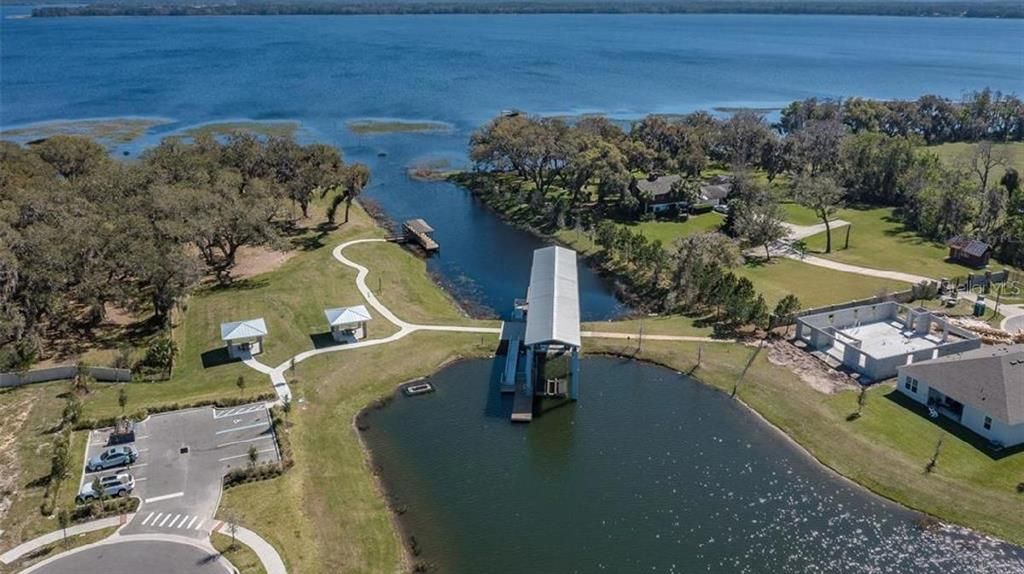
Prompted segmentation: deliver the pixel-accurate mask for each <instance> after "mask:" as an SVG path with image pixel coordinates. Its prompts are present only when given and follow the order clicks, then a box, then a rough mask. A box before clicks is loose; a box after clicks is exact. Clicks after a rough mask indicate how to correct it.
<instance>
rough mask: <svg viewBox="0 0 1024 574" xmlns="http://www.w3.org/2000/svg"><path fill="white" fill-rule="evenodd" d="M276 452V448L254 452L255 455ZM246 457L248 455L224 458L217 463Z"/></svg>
mask: <svg viewBox="0 0 1024 574" xmlns="http://www.w3.org/2000/svg"><path fill="white" fill-rule="evenodd" d="M276 451H277V449H276V448H265V449H263V450H258V451H256V453H257V454H263V453H267V452H276ZM247 456H249V453H245V454H236V455H235V456H225V457H224V458H219V459H217V462H225V461H228V460H234V459H236V458H245V457H247Z"/></svg>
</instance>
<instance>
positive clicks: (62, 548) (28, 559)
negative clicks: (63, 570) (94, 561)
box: [0, 526, 119, 574]
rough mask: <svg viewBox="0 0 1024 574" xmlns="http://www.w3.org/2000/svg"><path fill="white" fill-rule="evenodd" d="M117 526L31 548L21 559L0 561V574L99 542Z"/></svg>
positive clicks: (6, 573)
mask: <svg viewBox="0 0 1024 574" xmlns="http://www.w3.org/2000/svg"><path fill="white" fill-rule="evenodd" d="M55 528H56V527H55ZM118 528H119V527H118V526H110V527H108V528H101V529H100V530H93V531H92V532H84V533H82V534H79V535H77V536H68V538H67V540H66V541H65V540H59V541H57V542H53V543H51V544H47V545H46V546H43V547H42V548H38V549H36V550H33V551H32V552H31V553H29V554H28V555H26V556H24V557H22V559H21V560H18V561H16V562H14V563H12V564H8V565H4V564H2V563H0V574H8V573H14V572H21V571H22V570H24V569H26V568H28V567H29V566H32V565H33V564H36V563H38V562H41V561H43V560H45V559H47V558H50V557H53V556H56V555H57V554H60V553H61V552H66V551H68V550H71V549H74V548H78V547H80V546H85V545H86V544H92V543H94V542H99V541H100V540H103V539H104V538H106V537H108V536H110V535H111V534H113V533H114V532H115V531H117V529H118Z"/></svg>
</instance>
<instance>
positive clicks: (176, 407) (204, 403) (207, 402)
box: [75, 393, 277, 430]
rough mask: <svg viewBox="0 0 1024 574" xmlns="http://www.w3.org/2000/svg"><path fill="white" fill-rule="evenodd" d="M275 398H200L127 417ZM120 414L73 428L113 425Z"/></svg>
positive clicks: (93, 420) (85, 422) (79, 422)
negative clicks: (199, 399)
mask: <svg viewBox="0 0 1024 574" xmlns="http://www.w3.org/2000/svg"><path fill="white" fill-rule="evenodd" d="M276 398H277V395H275V394H274V393H263V394H260V395H257V396H255V397H245V398H242V397H229V398H221V399H216V400H209V399H207V400H201V401H193V402H191V403H170V404H165V405H155V406H152V407H147V408H144V409H139V410H138V411H135V412H134V413H133V414H131V415H129V416H128V418H130V419H132V420H136V421H141V420H142V419H144V418H146V417H147V416H149V415H154V414H157V413H165V412H168V411H178V410H183V409H193V408H197V407H217V408H219V409H222V408H227V407H237V406H239V405H245V404H249V403H258V402H265V401H272V400H274V399H276ZM120 418H121V417H120V416H116V417H104V418H99V419H80V420H79V421H78V422H77V423H75V430H92V429H98V428H106V427H111V426H114V424H116V423H117V421H118V419H120Z"/></svg>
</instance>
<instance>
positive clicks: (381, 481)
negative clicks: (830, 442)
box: [352, 343, 1024, 571]
mask: <svg viewBox="0 0 1024 574" xmlns="http://www.w3.org/2000/svg"><path fill="white" fill-rule="evenodd" d="M739 344H743V345H746V343H739ZM587 356H590V357H609V358H617V359H627V360H630V361H638V362H641V363H646V364H649V365H654V366H656V367H660V368H663V369H667V370H669V371H672V372H673V373H676V374H677V375H681V376H684V377H686V378H688V379H690V380H692V381H693V382H694V383H696V384H698V385H701V386H702V387H705V388H708V389H711V390H713V391H715V392H718V393H721V394H723V395H726V397H727V398H730V399H732V400H735V401H736V402H737V403H738V404H739V405H741V407H742V408H743V410H744V411H745V412H747V413H749V414H751V415H753V416H754V418H755V419H757V420H758V422H759V423H760V424H763V425H764V426H765V427H767V428H768V429H769V430H770V431H771V432H773V433H774V434H776V435H777V436H779V437H780V438H782V439H783V440H784V441H785V442H786V443H787V444H789V445H791V446H792V447H794V450H795V451H796V453H797V454H798V456H801V457H804V458H805V459H806V460H808V461H809V462H811V463H812V464H813V465H814V466H816V467H818V468H820V469H822V470H823V471H824V472H825V473H826V474H828V475H830V476H832V477H833V478H837V479H839V480H841V481H842V482H843V483H845V484H847V485H849V486H852V487H853V488H855V489H857V490H860V491H861V492H862V493H865V494H867V495H868V496H875V497H878V498H879V499H881V500H883V501H885V502H887V503H890V504H893V505H895V506H898V507H899V508H901V509H903V510H906V511H908V512H912V513H916V514H917V515H918V516H919V518H918V519H917V520H924V519H928V518H930V519H934V520H935V521H936V522H937V527H938V528H939V529H942V530H959V531H960V532H961V533H965V532H966V533H968V534H970V535H971V536H976V537H978V538H979V539H984V540H987V541H989V542H994V543H999V544H1006V545H1009V546H1012V547H1016V548H1024V544H1017V543H1015V542H1011V541H1009V540H1006V539H1004V538H1001V537H999V536H996V535H994V534H991V533H988V532H984V531H982V530H978V529H976V528H972V527H970V526H965V525H962V524H958V523H955V522H950V521H947V520H944V519H942V518H941V517H938V516H935V515H934V514H931V513H929V512H926V511H924V510H921V509H919V508H916V507H914V506H912V505H910V504H907V503H905V502H903V501H901V500H897V499H895V498H891V497H889V496H886V495H885V494H882V493H880V492H877V491H875V490H874V489H872V488H870V487H869V486H867V485H864V484H861V483H859V482H857V481H856V480H854V479H852V478H850V477H848V476H846V475H844V474H843V473H841V472H839V471H838V470H836V469H835V468H833V467H832V466H830V465H828V464H826V463H825V462H823V461H822V460H821V459H820V458H818V457H817V456H815V454H814V453H813V452H812V451H811V450H810V449H808V448H806V447H805V446H804V445H803V444H801V443H800V442H799V441H797V440H796V439H795V438H793V437H792V436H790V435H789V434H788V433H786V431H785V430H783V429H782V428H781V427H779V426H777V425H776V424H775V423H773V422H772V421H771V420H769V419H768V418H767V417H765V416H764V415H763V414H761V413H760V412H759V411H758V410H757V409H755V408H754V407H752V406H751V405H750V404H748V403H747V402H746V401H744V400H743V399H741V398H739V397H728V393H726V391H725V390H724V389H722V388H720V387H718V386H715V385H713V384H710V383H708V382H706V381H704V380H703V379H702V378H700V376H698V375H694V374H688V373H684V372H682V371H680V370H678V369H677V368H675V367H673V366H671V365H669V364H667V363H664V362H661V361H658V360H655V359H650V358H645V357H636V356H633V355H629V354H626V353H619V352H614V351H600V352H595V353H584V358H585V357H587ZM485 358H486V357H466V356H462V355H453V356H452V357H450V358H448V359H446V360H445V361H443V362H441V364H439V365H438V366H437V368H436V369H435V370H434V371H433V372H431V374H429V375H426V376H423V377H416V378H414V379H409V380H407V381H403V382H401V383H399V384H398V385H397V386H395V387H394V389H393V390H392V391H391V393H390V394H388V395H385V396H383V397H378V398H377V399H374V400H373V401H371V402H370V403H368V404H367V405H366V406H364V407H363V408H362V409H360V410H359V412H358V413H356V415H355V417H353V424H352V427H353V430H354V431H355V432H356V434H357V435H358V441H359V445H360V448H361V449H362V451H363V456H364V460H365V461H366V463H367V464H368V466H369V470H370V472H371V474H372V475H373V480H374V484H375V485H376V487H377V489H378V494H379V495H380V497H381V500H382V501H383V502H384V505H385V506H386V507H387V509H388V514H389V519H390V521H391V523H392V524H393V525H394V528H395V532H396V534H397V535H398V537H399V539H400V543H401V545H402V555H403V557H404V560H409V561H408V562H404V565H405V566H406V567H408V568H412V567H413V566H415V560H414V558H415V555H414V553H413V548H412V545H411V540H413V539H415V538H416V537H415V534H414V533H413V531H412V528H411V526H409V525H408V524H406V523H405V522H404V521H403V520H402V514H400V513H398V512H397V511H396V510H395V508H394V507H393V506H392V498H391V493H390V492H389V490H388V488H387V480H386V479H385V478H384V477H383V476H382V475H381V474H380V473H378V472H376V470H375V459H374V453H373V449H372V448H370V447H369V446H368V445H367V444H366V441H365V440H364V438H363V435H362V432H363V431H361V430H360V429H359V427H358V425H357V422H356V421H357V420H358V419H360V418H361V417H362V416H364V414H366V413H369V411H370V410H371V409H374V410H376V409H384V408H387V407H388V406H389V405H390V403H391V401H392V400H394V398H395V395H396V394H400V392H401V391H400V389H401V387H402V386H403V385H406V384H408V383H410V382H413V381H417V380H424V379H429V378H431V377H433V376H434V375H436V374H437V373H439V372H441V371H442V370H444V369H446V368H448V367H450V366H452V365H453V364H456V363H459V362H463V361H470V360H482V359H485ZM381 401H385V402H384V403H383V404H381ZM916 522H917V521H915V524H913V526H914V527H915V528H920V527H919V526H918V525H917V524H916ZM410 571H412V570H410Z"/></svg>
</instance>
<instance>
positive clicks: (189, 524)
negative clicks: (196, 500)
mask: <svg viewBox="0 0 1024 574" xmlns="http://www.w3.org/2000/svg"><path fill="white" fill-rule="evenodd" d="M197 518H199V517H198V516H193V517H192V520H189V521H188V526H186V527H185V530H190V529H191V528H192V525H193V524H194V523H195V521H196V519H197Z"/></svg>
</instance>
